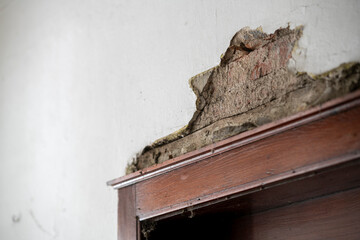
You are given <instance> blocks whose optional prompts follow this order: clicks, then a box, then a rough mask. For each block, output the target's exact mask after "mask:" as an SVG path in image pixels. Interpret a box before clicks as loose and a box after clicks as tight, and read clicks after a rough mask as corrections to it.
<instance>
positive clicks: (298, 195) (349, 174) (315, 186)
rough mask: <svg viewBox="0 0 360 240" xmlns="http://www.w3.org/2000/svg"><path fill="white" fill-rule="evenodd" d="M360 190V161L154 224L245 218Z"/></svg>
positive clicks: (164, 217)
mask: <svg viewBox="0 0 360 240" xmlns="http://www.w3.org/2000/svg"><path fill="white" fill-rule="evenodd" d="M354 188H360V159H357V160H354V161H351V162H348V163H344V164H341V165H337V166H334V167H332V168H326V169H323V170H320V171H318V172H317V173H309V174H307V175H304V176H302V177H301V178H296V179H289V180H286V181H284V182H282V183H281V184H276V185H273V186H268V187H266V188H264V189H258V190H257V191H253V192H247V193H245V194H244V193H241V194H240V195H238V196H237V195H233V196H227V197H225V198H222V199H218V200H216V201H212V202H210V203H206V204H198V205H196V206H193V207H191V211H192V213H191V212H189V211H183V210H182V211H179V212H171V213H169V214H164V215H161V216H158V217H155V218H153V220H154V221H169V220H170V221H173V220H174V219H179V222H178V223H176V224H177V225H182V224H184V223H181V221H180V219H183V221H187V220H188V216H190V215H191V214H192V215H194V216H195V218H199V217H202V216H204V218H217V217H216V216H215V215H218V214H221V215H227V216H229V217H233V216H244V215H251V214H254V213H258V212H263V211H267V210H269V209H274V208H278V207H283V206H286V205H290V204H294V203H298V202H302V201H305V200H308V199H314V198H318V197H322V196H326V195H329V194H334V193H336V192H340V191H345V190H349V189H354Z"/></svg>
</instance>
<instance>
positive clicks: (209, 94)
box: [127, 27, 360, 173]
mask: <svg viewBox="0 0 360 240" xmlns="http://www.w3.org/2000/svg"><path fill="white" fill-rule="evenodd" d="M302 30H303V28H302V27H297V28H295V29H290V28H289V27H287V28H280V29H278V30H276V31H275V32H274V33H273V34H266V33H264V32H263V31H262V30H261V28H257V29H255V30H251V29H250V28H248V27H246V28H243V29H241V30H240V31H239V32H237V33H236V34H235V35H234V37H233V38H232V39H231V41H230V46H229V47H228V49H227V50H226V52H225V53H224V54H223V55H222V58H221V62H220V64H219V65H218V66H216V67H214V68H212V69H209V70H208V71H205V72H203V73H201V74H199V75H196V76H195V77H193V78H191V79H190V81H189V83H190V86H191V88H192V89H193V91H194V93H195V95H196V97H197V100H196V111H195V113H194V115H193V117H192V119H191V120H190V122H189V123H188V125H187V126H185V127H184V128H182V129H180V130H179V131H177V132H175V133H173V134H170V135H169V136H166V137H164V138H162V139H159V140H157V141H155V142H154V143H153V144H152V145H151V146H147V147H145V148H144V150H143V151H142V153H141V154H139V155H138V156H137V157H136V159H134V161H133V162H132V163H131V164H130V165H129V166H128V168H127V173H131V172H134V171H137V170H140V169H143V168H146V167H149V166H151V165H154V164H157V163H161V162H164V161H166V160H168V159H171V158H174V157H177V156H179V155H182V154H185V153H187V152H190V151H194V150H196V149H199V148H201V147H204V146H206V145H209V144H211V143H215V142H218V141H221V140H223V139H226V138H228V137H231V136H234V135H236V134H239V133H241V132H244V131H247V130H249V129H253V128H255V127H258V126H261V125H263V124H266V123H269V122H272V121H275V120H278V119H281V118H284V117H286V116H289V115H293V114H295V113H298V112H301V111H304V110H307V109H309V108H311V107H314V106H316V105H319V104H322V103H324V102H326V101H328V100H330V99H333V98H336V97H340V96H343V95H345V94H346V93H349V92H352V91H355V90H356V89H358V88H359V87H360V64H359V63H347V64H343V65H341V66H339V67H338V68H336V69H333V70H330V71H329V72H326V73H323V74H320V75H316V76H311V75H310V74H307V73H295V72H294V70H293V69H292V68H291V67H289V65H291V63H292V61H290V60H292V52H293V51H294V50H295V49H296V43H297V41H298V40H299V39H300V37H301V35H302Z"/></svg>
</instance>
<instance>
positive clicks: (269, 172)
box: [136, 103, 360, 219]
mask: <svg viewBox="0 0 360 240" xmlns="http://www.w3.org/2000/svg"><path fill="white" fill-rule="evenodd" d="M357 104H358V103H357ZM359 123H360V107H359V105H356V107H352V108H349V109H348V110H344V111H343V112H342V110H341V109H340V110H339V109H338V110H336V111H333V115H331V116H328V117H327V118H324V119H318V120H316V121H312V122H309V123H307V124H305V125H301V126H298V127H295V128H292V129H290V130H287V131H284V132H279V133H278V134H276V135H273V136H271V137H268V138H263V139H261V140H258V141H256V142H253V143H252V144H248V145H244V146H240V147H237V148H233V149H231V150H230V151H226V152H223V153H222V154H220V155H215V156H210V157H208V158H206V159H203V160H201V161H198V162H195V163H193V164H191V165H187V166H186V167H182V168H179V169H176V170H173V171H172V172H171V174H164V175H160V176H156V177H153V178H151V179H148V180H146V181H143V182H139V183H137V184H136V195H137V214H138V216H139V217H140V219H146V218H150V217H154V216H158V215H161V214H164V213H168V212H171V211H174V210H177V209H181V208H185V207H187V206H190V205H194V204H198V203H202V202H206V201H210V200H213V199H216V198H219V197H223V196H227V195H231V194H235V193H238V192H242V191H246V190H249V189H252V188H257V187H261V186H262V185H266V184H269V183H273V182H276V181H279V180H282V179H287V178H291V177H292V176H297V175H299V174H302V173H306V172H311V171H316V170H318V169H321V168H324V167H327V166H331V165H336V164H339V163H341V162H346V161H349V160H351V159H355V158H357V157H359V154H360V134H359V133H360V124H359Z"/></svg>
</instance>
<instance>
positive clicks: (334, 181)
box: [108, 92, 360, 240]
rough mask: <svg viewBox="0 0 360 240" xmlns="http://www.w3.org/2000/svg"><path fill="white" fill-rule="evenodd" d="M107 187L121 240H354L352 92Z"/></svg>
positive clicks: (356, 137)
mask: <svg viewBox="0 0 360 240" xmlns="http://www.w3.org/2000/svg"><path fill="white" fill-rule="evenodd" d="M108 184H109V185H111V186H113V187H114V188H115V189H117V191H118V194H119V205H118V233H119V234H118V238H119V239H122V240H123V239H124V240H135V239H146V238H145V236H146V237H147V238H148V239H149V240H150V239H159V240H161V239H261V240H263V239H307V240H308V239H360V92H355V93H352V94H349V95H347V96H346V97H342V98H340V99H336V100H333V101H331V102H328V103H326V104H324V105H322V106H318V107H316V108H314V109H311V110H309V111H306V112H303V113H300V114H297V115H295V116H292V117H288V118H286V119H282V120H280V121H277V122H273V123H270V124H267V125H264V126H262V127H258V128H256V129H254V130H250V131H248V132H245V133H242V134H240V135H237V136H234V137H232V138H229V139H226V140H223V141H221V142H219V143H216V144H212V145H210V146H207V147H205V148H202V149H199V150H196V151H194V152H191V153H188V154H185V155H182V156H180V157H177V158H174V159H172V160H169V161H167V162H164V163H162V164H158V165H156V166H152V167H150V168H148V169H144V170H143V171H139V172H136V173H133V174H130V175H127V176H124V177H121V178H118V179H115V180H112V181H110V182H108Z"/></svg>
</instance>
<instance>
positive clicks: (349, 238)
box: [231, 188, 360, 240]
mask: <svg viewBox="0 0 360 240" xmlns="http://www.w3.org/2000/svg"><path fill="white" fill-rule="evenodd" d="M233 224H234V226H236V227H234V228H232V230H233V232H232V238H231V239H252V240H270V239H279V240H305V239H337V240H358V239H360V228H359V226H360V188H356V189H351V190H348V191H343V192H338V193H336V194H332V195H329V196H326V197H323V198H317V199H309V200H308V201H304V202H302V203H299V204H295V205H288V206H285V207H282V208H277V209H274V210H270V211H265V212H261V213H259V214H253V215H251V216H246V217H243V218H240V219H238V220H237V221H234V222H233Z"/></svg>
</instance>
